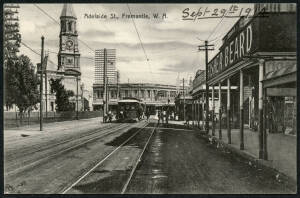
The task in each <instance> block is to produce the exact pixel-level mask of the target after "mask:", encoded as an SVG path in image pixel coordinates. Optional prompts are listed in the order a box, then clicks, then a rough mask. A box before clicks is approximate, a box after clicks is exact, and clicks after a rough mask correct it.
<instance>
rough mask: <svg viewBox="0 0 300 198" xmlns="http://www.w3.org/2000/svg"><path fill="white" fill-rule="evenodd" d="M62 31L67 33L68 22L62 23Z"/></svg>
mask: <svg viewBox="0 0 300 198" xmlns="http://www.w3.org/2000/svg"><path fill="white" fill-rule="evenodd" d="M61 31H62V32H65V31H66V22H65V21H62V22H61Z"/></svg>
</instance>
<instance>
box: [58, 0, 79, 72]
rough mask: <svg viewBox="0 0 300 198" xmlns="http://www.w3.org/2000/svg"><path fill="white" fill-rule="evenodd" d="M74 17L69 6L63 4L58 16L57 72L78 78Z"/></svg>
mask: <svg viewBox="0 0 300 198" xmlns="http://www.w3.org/2000/svg"><path fill="white" fill-rule="evenodd" d="M76 20H77V18H76V15H75V12H74V10H73V7H72V5H71V4H64V6H63V9H62V12H61V15H60V34H59V52H58V72H60V73H64V74H65V75H73V76H78V75H79V76H80V75H81V73H80V54H79V50H78V34H77V30H76Z"/></svg>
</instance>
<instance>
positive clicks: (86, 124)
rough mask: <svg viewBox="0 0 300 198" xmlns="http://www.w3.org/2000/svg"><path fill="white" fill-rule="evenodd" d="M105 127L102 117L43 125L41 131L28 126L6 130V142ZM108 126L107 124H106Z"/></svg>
mask: <svg viewBox="0 0 300 198" xmlns="http://www.w3.org/2000/svg"><path fill="white" fill-rule="evenodd" d="M101 125H104V124H103V123H102V117H96V118H89V119H80V120H71V121H63V122H52V123H43V130H42V131H40V125H39V124H34V125H26V126H22V127H17V128H12V129H4V131H3V132H4V142H5V141H9V140H17V139H22V138H24V137H29V136H39V135H42V136H43V137H45V136H48V135H50V136H53V135H55V134H64V133H70V132H77V131H82V130H93V129H96V128H99V127H101ZM105 125H106V124H105Z"/></svg>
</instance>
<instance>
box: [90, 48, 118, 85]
mask: <svg viewBox="0 0 300 198" xmlns="http://www.w3.org/2000/svg"><path fill="white" fill-rule="evenodd" d="M106 52H107V67H106V68H107V71H106V74H107V77H108V83H109V84H116V83H117V69H116V49H106ZM103 76H104V49H99V50H96V51H95V83H96V84H103Z"/></svg>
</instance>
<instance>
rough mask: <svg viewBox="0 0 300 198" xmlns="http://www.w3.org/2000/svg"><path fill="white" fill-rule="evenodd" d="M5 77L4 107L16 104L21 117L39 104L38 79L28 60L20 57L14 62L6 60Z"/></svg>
mask: <svg viewBox="0 0 300 198" xmlns="http://www.w3.org/2000/svg"><path fill="white" fill-rule="evenodd" d="M4 73H5V74H4V75H5V90H6V91H5V105H6V106H7V107H11V106H12V105H13V104H16V105H17V107H18V108H19V111H20V113H21V115H22V114H23V113H24V112H25V111H28V110H29V111H30V110H31V109H32V108H33V107H35V108H36V104H37V103H38V102H39V90H38V83H39V80H38V77H37V75H36V74H35V72H34V67H33V64H32V63H31V61H30V59H29V58H28V57H27V56H25V55H21V56H19V57H17V59H16V60H13V59H8V61H7V67H6V68H4Z"/></svg>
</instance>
